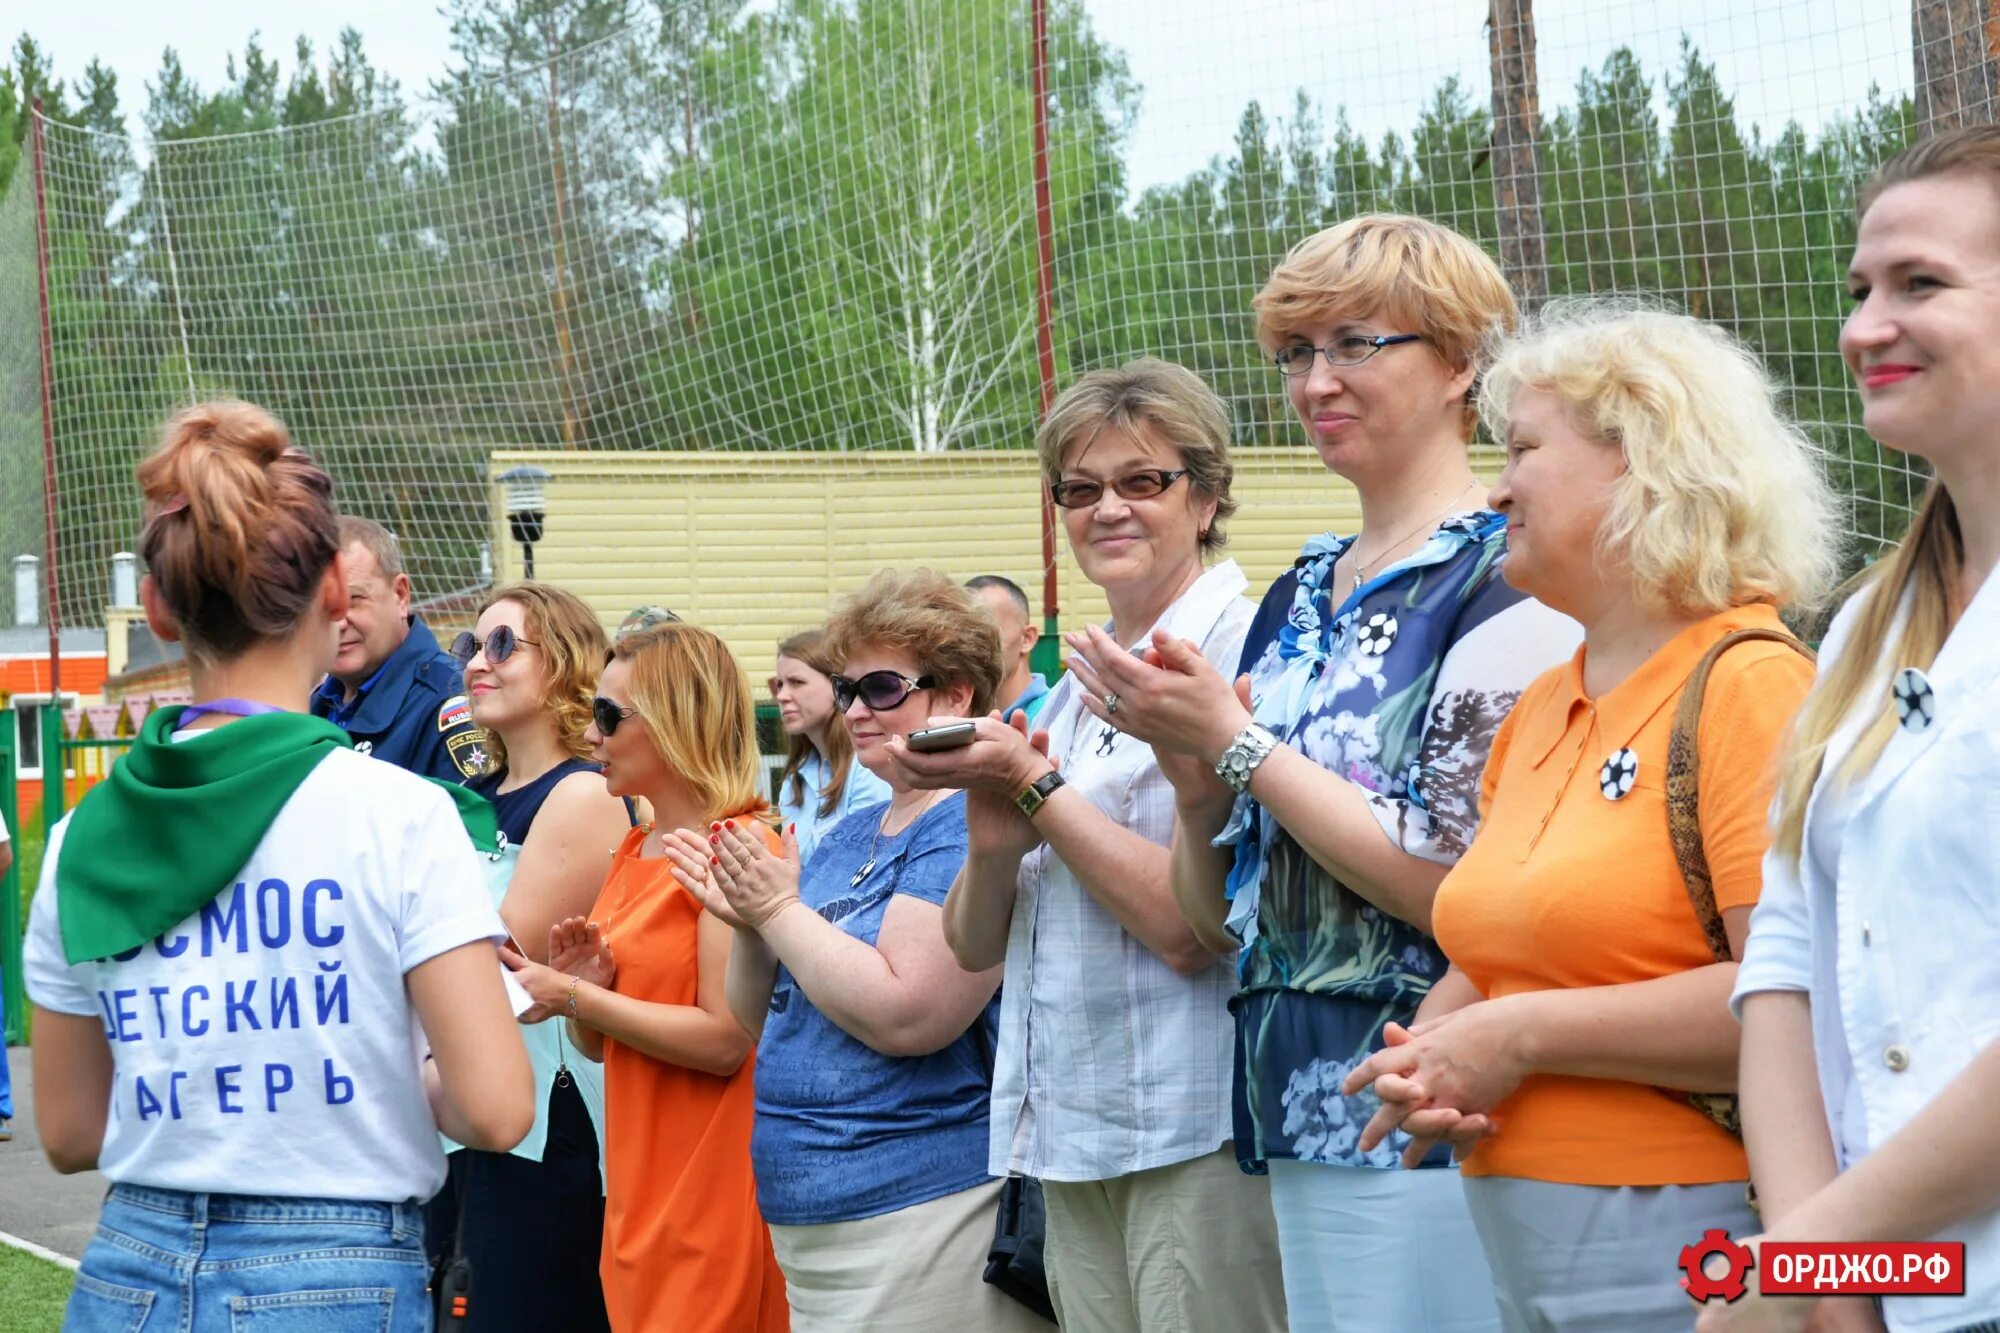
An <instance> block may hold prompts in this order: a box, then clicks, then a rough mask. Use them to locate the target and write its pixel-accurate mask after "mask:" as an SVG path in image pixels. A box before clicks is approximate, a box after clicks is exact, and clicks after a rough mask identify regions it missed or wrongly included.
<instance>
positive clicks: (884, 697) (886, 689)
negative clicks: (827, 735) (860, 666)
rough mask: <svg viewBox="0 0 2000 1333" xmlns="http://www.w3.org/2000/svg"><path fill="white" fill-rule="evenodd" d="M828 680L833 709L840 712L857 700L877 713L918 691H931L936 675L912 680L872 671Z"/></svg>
mask: <svg viewBox="0 0 2000 1333" xmlns="http://www.w3.org/2000/svg"><path fill="white" fill-rule="evenodd" d="M828 679H830V680H832V681H833V703H834V706H835V707H836V708H838V709H840V711H841V712H843V713H845V712H846V711H847V710H848V709H850V708H852V707H854V701H855V700H856V699H859V700H860V701H861V702H862V703H864V704H867V705H868V706H869V707H870V708H872V709H874V710H875V711H876V712H878V713H886V712H888V711H889V710H890V709H891V708H894V707H896V706H897V705H899V704H901V703H902V702H903V700H905V699H907V698H909V697H910V696H911V695H912V694H915V693H916V692H917V691H918V690H928V689H932V688H935V687H936V685H937V677H936V676H918V677H917V678H916V679H915V680H911V679H910V678H909V677H908V676H906V675H904V674H903V673H902V672H900V671H871V672H869V673H868V674H867V675H865V676H861V677H859V678H857V679H855V680H849V679H848V678H847V677H845V676H831V677H829V678H828Z"/></svg>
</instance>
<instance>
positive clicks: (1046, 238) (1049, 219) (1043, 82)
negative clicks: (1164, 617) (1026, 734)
mask: <svg viewBox="0 0 2000 1333" xmlns="http://www.w3.org/2000/svg"><path fill="white" fill-rule="evenodd" d="M1031 14H1032V24H1031V26H1032V30H1033V33H1034V38H1033V40H1034V70H1033V74H1034V85H1035V92H1034V95H1035V353H1036V358H1037V361H1038V362H1039V366H1040V370H1041V377H1042V410H1041V411H1040V412H1039V413H1038V414H1037V417H1038V418H1039V417H1044V416H1047V415H1048V412H1049V407H1050V405H1051V404H1053V403H1054V402H1055V398H1056V336H1055V299H1054V295H1053V291H1052V288H1053V285H1054V282H1055V269H1056V257H1055V256H1056V243H1055V222H1054V218H1053V216H1052V214H1051V211H1050V208H1049V6H1048V0H1032V4H1031ZM1059 623H1060V622H1059V621H1058V620H1057V617H1056V507H1055V502H1054V501H1053V500H1051V499H1050V498H1049V494H1048V491H1047V489H1046V488H1044V489H1043V491H1042V641H1043V642H1044V643H1046V644H1048V645H1049V647H1048V649H1047V650H1046V652H1045V653H1044V655H1043V661H1042V663H1041V664H1038V667H1039V668H1040V669H1043V670H1046V671H1047V673H1048V674H1050V675H1054V674H1055V671H1054V667H1055V664H1056V663H1057V662H1059V661H1060V660H1061V658H1062V652H1061V649H1059V648H1058V647H1057V646H1056V642H1057V640H1056V630H1057V628H1058V626H1059Z"/></svg>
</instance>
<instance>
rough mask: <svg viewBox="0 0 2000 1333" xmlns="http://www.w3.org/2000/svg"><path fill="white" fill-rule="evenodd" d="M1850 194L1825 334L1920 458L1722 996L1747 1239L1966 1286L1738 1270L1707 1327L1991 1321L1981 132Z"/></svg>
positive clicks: (1989, 391) (1996, 590) (1878, 419)
mask: <svg viewBox="0 0 2000 1333" xmlns="http://www.w3.org/2000/svg"><path fill="white" fill-rule="evenodd" d="M1860 215H1861V217H1860V234H1859V236H1858V238H1857V241H1856V245H1855V250H1854V258H1853V261H1852V263H1851V264H1850V265H1849V268H1848V286H1849V289H1850V292H1851V294H1852V296H1853V299H1854V310H1853V313H1852V314H1851V315H1850V316H1849V318H1848V320H1847V324H1846V326H1845V328H1844V329H1843V330H1842V333H1841V351H1842V354H1843V355H1844V356H1845V358H1846V361H1847V364H1848V367H1849V369H1850V370H1852V371H1853V372H1854V375H1855V378H1856V379H1857V381H1858V382H1859V385H1860V392H1861V402H1862V420H1863V423H1864V424H1865V425H1866V427H1867V429H1868V433H1869V434H1870V435H1872V436H1874V437H1875V438H1876V439H1877V440H1879V441H1881V442H1882V443H1883V444H1885V445H1887V446H1889V447H1890V448H1891V449H1894V450H1896V451H1898V452H1900V453H1908V454H1914V455H1916V456H1917V457H1919V458H1922V459H1923V460H1924V461H1926V462H1927V463H1929V464H1930V466H1931V469H1932V471H1933V473H1934V480H1933V481H1932V483H1931V486H1930V489H1929V491H1928V492H1927V493H1926V495H1925V497H1924V500H1923V504H1922V506H1921V507H1920V509H1919V510H1918V512H1917V516H1916V519H1915V521H1914V522H1913V523H1912V524H1911V527H1910V532H1909V535H1908V536H1907V537H1906V538H1905V539H1904V541H1903V543H1902V545H1901V546H1899V547H1897V548H1896V549H1895V550H1894V551H1893V552H1891V553H1889V554H1888V555H1887V556H1885V557H1884V558H1883V559H1881V560H1879V561H1878V562H1876V564H1875V565H1874V566H1873V568H1872V569H1871V570H1870V571H1869V573H1868V577H1867V579H1866V582H1865V584H1864V586H1863V588H1862V590H1861V591H1860V592H1859V593H1857V594H1856V595H1855V596H1854V598H1853V599H1852V600H1851V601H1850V602H1849V603H1848V605H1847V606H1846V607H1845V608H1844V609H1843V610H1842V611H1841V613H1840V615H1839V616H1838V617H1837V618H1836V620H1835V622H1834V625H1833V628H1832V630H1831V631H1830V632H1829V634H1828V636H1827V639H1826V642H1825V645H1824V647H1823V649H1822V652H1821V657H1820V676H1819V684H1818V686H1817V687H1816V688H1815V690H1814V692H1813V694H1812V695H1811V696H1810V697H1809V698H1808V700H1807V702H1806V704H1805V707H1804V709H1803V710H1802V711H1801V713H1800V717H1799V725H1798V732H1797V735H1796V736H1795V737H1794V740H1793V743H1792V748H1791V751H1790V753H1789V754H1788V756H1787V758H1786V760H1785V762H1784V770H1783V772H1782V774H1781V777H1780V785H1779V790H1778V797H1777V804H1776V811H1775V821H1776V837H1775V838H1774V840H1773V847H1772V850H1771V853H1770V855H1769V857H1768V858H1767V860H1766V861H1765V867H1764V876H1765V879H1764V891H1763V896H1762V898H1761V900H1760V903H1759V906H1758V908H1757V911H1756V914H1755V915H1754V916H1753V918H1752V920H1751V934H1750V940H1749V944H1748V947H1747V948H1746V950H1745V953H1744V958H1743V963H1742V968H1741V970H1740V972H1739V974H1738V979H1737V983H1736V992H1735V997H1734V999H1733V1001H1732V1003H1733V1004H1734V1005H1735V1006H1736V1007H1737V1010H1738V1013H1739V1015H1740V1017H1741V1018H1742V1021H1743V1056H1742V1061H1743V1063H1742V1078H1741V1092H1742V1098H1743V1118H1744V1138H1745V1143H1746V1145H1747V1147H1748V1148H1749V1153H1750V1163H1751V1171H1752V1175H1753V1176H1754V1178H1755V1180H1756V1185H1757V1190H1758V1194H1759V1196H1760V1199H1761V1203H1762V1211H1763V1220H1764V1225H1765V1228H1766V1230H1765V1239H1766V1240H1784V1241H1803V1240H1811V1241H1853V1242H1869V1241H1915V1240H1924V1239H1938V1240H1952V1241H1963V1242H1964V1243H1965V1246H1966V1252H1965V1265H1964V1274H1965V1294H1964V1296H1963V1297H1960V1298H1948V1297H1946V1298H1929V1299H1916V1298H1911V1297H1894V1296H1892V1297H1889V1298H1887V1299H1886V1300H1885V1301H1884V1302H1883V1304H1882V1307H1881V1309H1880V1311H1879V1313H1878V1311H1877V1310H1876V1308H1875V1307H1874V1305H1873V1303H1872V1302H1871V1301H1868V1300H1866V1299H1865V1298H1843V1299H1830V1300H1824V1301H1818V1302H1815V1301H1809V1300H1799V1299H1792V1300H1766V1299H1763V1298H1762V1297H1761V1296H1760V1294H1759V1292H1758V1287H1757V1284H1756V1283H1755V1282H1753V1283H1752V1284H1751V1289H1752V1294H1751V1296H1750V1297H1749V1298H1748V1299H1745V1300H1743V1301H1739V1302H1737V1303H1735V1304H1731V1305H1722V1304H1719V1303H1711V1304H1709V1305H1708V1306H1707V1307H1705V1309H1704V1310H1703V1312H1702V1316H1701V1323H1700V1328H1702V1329H1703V1330H1719V1329H1742V1328H1760V1329H1764V1328H1768V1329H1796V1328H1803V1327H1805V1326H1806V1324H1807V1322H1808V1321H1809V1320H1812V1319H1815V1318H1817V1319H1818V1320H1819V1322H1818V1323H1816V1324H1815V1325H1814V1327H1815V1328H1816V1329H1817V1328H1834V1327H1838V1328H1869V1327H1880V1326H1881V1324H1882V1323H1886V1325H1887V1326H1888V1327H1889V1328H1891V1329H1895V1330H1899V1331H1901V1330H1911V1331H1915V1330H1926V1331H1927V1330H1933V1329H1935V1330H1974V1329H1982V1330H1983V1329H1995V1328H2000V1153H1996V1152H1995V1151H1994V1150H1993V1107H1994V1105H1995V1103H1996V1102H2000V1043H1996V1042H1995V1041H1994V1038H1995V1036H1996V1035H2000V910H1997V909H1996V903H2000V899H1996V896H1995V888H1994V886H1995V884H1996V883H2000V819H1996V815H2000V690H1996V689H1995V688H1994V681H1995V678H1996V676H2000V586H1996V585H2000V580H1995V579H1993V578H1991V577H1989V575H1990V574H1991V573H1992V571H1993V569H1994V566H1995V564H1996V563H2000V432H1996V430H1995V426H1994V423H1995V421H1996V420H2000V128H1996V127H1993V126H1980V127H1977V128H1974V129H1966V130H1958V131H1953V132H1951V133H1948V134H1943V135H1939V136H1937V137H1935V138H1932V139H1928V140H1925V141H1924V142H1922V143H1919V144H1917V145H1915V146H1914V147H1911V148H1909V149H1906V150H1904V151H1903V152H1901V153H1899V154H1897V155H1896V156H1895V157H1893V158H1891V159H1889V161H1887V162H1886V163H1884V164H1883V166H1882V167H1881V169H1880V170H1879V171H1878V172H1877V173H1876V175H1875V177H1874V179H1873V180H1872V181H1870V182H1869V184H1868V185H1867V187H1866V188H1865V189H1864V190H1863V191H1862V193H1861V198H1860ZM1820 1125H1824V1126H1826V1129H1825V1131H1824V1132H1815V1128H1816V1127H1817V1126H1820ZM1689 1239H1690V1240H1693V1239H1694V1238H1693V1237H1690V1238H1689ZM1765 1268H1768V1265H1766V1266H1765ZM1760 1273H1762V1275H1763V1276H1766V1277H1768V1273H1765V1272H1763V1270H1762V1269H1760ZM1878 1320H1879V1321H1880V1323H1878V1322H1877V1321H1878Z"/></svg>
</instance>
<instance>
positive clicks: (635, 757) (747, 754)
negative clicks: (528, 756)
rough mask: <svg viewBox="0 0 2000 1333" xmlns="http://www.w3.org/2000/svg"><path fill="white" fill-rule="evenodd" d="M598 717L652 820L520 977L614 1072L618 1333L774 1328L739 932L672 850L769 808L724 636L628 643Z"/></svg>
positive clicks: (598, 752)
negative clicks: (731, 974)
mask: <svg viewBox="0 0 2000 1333" xmlns="http://www.w3.org/2000/svg"><path fill="white" fill-rule="evenodd" d="M592 711H593V720H592V724H591V727H590V730H589V731H588V732H587V733H586V738H587V739H588V740H589V741H590V743H591V744H592V746H593V747H594V748H593V750H592V752H591V758H592V759H594V760H595V761H596V762H598V763H600V764H602V765H603V766H604V779H605V783H606V785H607V786H609V788H610V789H611V792H612V793H613V794H614V795H618V796H630V797H643V798H644V799H646V800H647V801H648V802H650V803H651V806H652V809H653V811H654V814H655V821H654V822H653V823H651V824H644V825H641V826H640V827H638V828H635V829H633V830H632V832H631V833H630V834H629V835H628V836H627V837H626V838H625V840H624V842H623V843H622V844H621V845H620V846H619V847H618V848H617V849H616V850H615V851H614V852H613V853H612V860H611V874H610V877H609V878H608V879H607V880H606V881H605V883H604V889H603V892H602V893H601V894H599V896H598V899H597V905H596V907H595V909H594V910H593V911H592V914H591V917H590V919H589V920H588V921H587V922H586V921H585V920H584V919H583V918H580V917H574V918H571V919H569V920H567V921H564V922H562V923H561V924H559V925H558V926H557V927H556V928H555V930H554V931H553V932H552V939H551V943H550V949H549V957H550V962H551V964H552V966H550V967H539V966H536V965H534V964H531V963H517V964H516V967H517V969H518V970H517V976H518V977H519V978H520V979H521V981H522V982H523V984H525V985H526V986H527V988H528V990H529V993H530V994H532V995H533V996H534V998H535V1001H536V1007H535V1009H534V1010H532V1011H531V1012H530V1013H529V1014H528V1015H527V1017H526V1020H525V1021H533V1020H535V1019H537V1018H546V1017H554V1016H560V1017H562V1018H564V1019H565V1020H566V1021H567V1022H568V1024H569V1027H570V1031H571V1033H572V1035H573V1037H574V1040H575V1042H576V1045H577V1047H578V1049H579V1050H581V1051H582V1052H583V1054H584V1055H586V1056H588V1057H589V1058H591V1059H601V1060H602V1061H603V1062H604V1103H605V1116H604V1120H605V1125H604V1139H605V1169H606V1176H607V1181H606V1183H607V1186H608V1189H607V1197H606V1199H605V1207H604V1257H603V1263H602V1265H601V1268H600V1272H601V1274H602V1276H603V1279H604V1304H605V1308H606V1309H607V1310H608V1311H609V1313H610V1316H611V1327H612V1328H613V1329H615V1330H617V1333H780V1331H781V1330H784V1329H787V1328H789V1327H790V1312H789V1311H788V1309H787V1308H786V1304H785V1279H784V1275H783V1274H782V1273H781V1272H780V1271H779V1270H778V1265H777V1261H776V1259H775V1258H774V1257H773V1255H772V1252H771V1238H770V1233H769V1232H768V1231H767V1230H766V1228H765V1226H764V1219H763V1217H762V1216H761V1215H760V1214H759V1213H758V1211H757V1187H756V1182H755V1180H754V1178H753V1177H752V1175H751V1169H750V1125H751V1118H752V1087H751V1063H752V1058H751V1049H752V1046H753V1045H754V1043H753V1041H752V1040H751V1037H750V1034H749V1033H747V1032H745V1031H744V1030H743V1027H742V1025H741V1024H739V1023H738V1022H737V1020H736V1018H735V1017H734V1016H733V1015H732V1014H731V1012H730V1009H729V1002H728V999H727V997H726V995H725V993H724V989H723V977H724V973H725V970H726V968H727V964H728V960H729V950H730V945H731V943H732V940H733V937H734V932H733V931H732V930H731V929H730V928H729V927H728V926H726V925H724V924H723V923H722V922H720V921H718V920H716V919H715V918H714V917H713V916H711V915H709V914H708V913H707V912H706V911H704V910H702V907H701V904H700V903H699V902H698V901H697V900H696V899H695V897H694V896H693V895H692V894H690V893H689V892H688V891H687V890H686V889H684V888H682V887H681V886H680V885H679V884H678V883H676V882H675V880H674V879H673V877H672V876H671V875H670V874H669V873H668V865H669V862H668V861H667V859H666V858H665V855H664V853H663V850H662V849H663V847H664V844H665V840H666V839H667V838H668V837H669V836H670V835H671V834H672V833H673V831H674V830H676V829H689V830H700V831H702V835H703V836H705V835H706V830H707V828H708V826H709V824H710V823H711V822H713V821H715V820H719V819H725V818H730V817H736V818H738V819H741V817H742V816H744V815H753V814H755V813H757V812H759V811H760V810H761V809H762V807H763V805H764V802H763V801H762V800H761V799H760V797H759V795H758V791H759V787H760V785H761V771H760V769H759V767H758V762H757V744H756V728H755V715H754V713H753V712H752V707H751V702H750V686H749V682H748V681H747V680H746V679H745V678H744V675H743V670H742V668H741V667H740V666H739V665H738V664H737V662H736V659H735V658H734V657H733V656H731V654H730V652H729V649H728V647H727V646H726V645H724V644H723V642H722V640H721V639H719V638H717V637H716V636H715V635H714V634H711V633H710V632H709V631H707V630H704V629H700V628H698V627H696V626H694V625H689V624H685V623H671V624H665V625H659V626H656V627H654V628H651V629H646V630H641V631H638V632H636V633H632V634H628V635H626V636H625V637H624V638H621V639H620V640H618V642H617V644H616V645H615V646H614V647H613V649H612V660H611V662H610V664H609V665H608V666H606V667H605V669H604V676H603V679H602V680H601V681H600V682H599V685H598V697H597V698H596V700H595V701H594V702H593V706H592ZM759 827H761V826H759ZM766 836H769V834H768V831H767V833H766ZM774 850H775V848H774ZM614 950H615V953H614Z"/></svg>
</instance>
